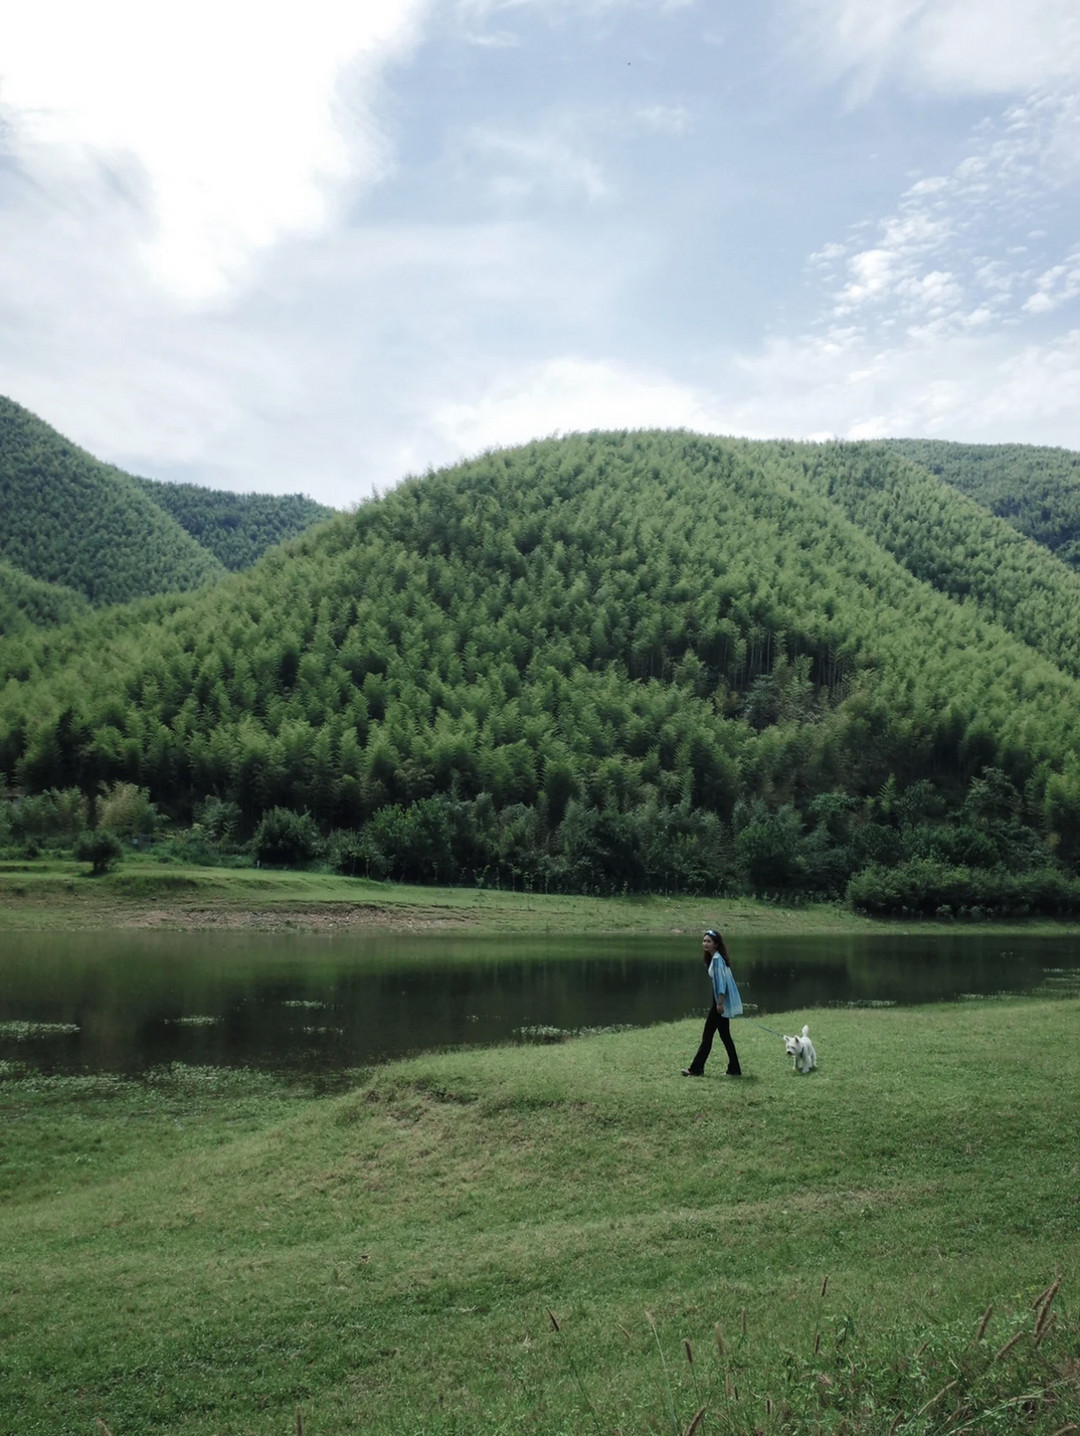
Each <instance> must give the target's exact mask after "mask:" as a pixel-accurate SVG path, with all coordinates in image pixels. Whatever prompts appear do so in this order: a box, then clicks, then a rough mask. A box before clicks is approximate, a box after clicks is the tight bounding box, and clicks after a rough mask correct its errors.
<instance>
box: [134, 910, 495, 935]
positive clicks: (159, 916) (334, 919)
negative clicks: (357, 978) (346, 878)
mask: <svg viewBox="0 0 1080 1436" xmlns="http://www.w3.org/2000/svg"><path fill="white" fill-rule="evenodd" d="M107 921H108V925H109V926H116V927H124V928H160V929H172V930H178V931H184V932H187V931H197V930H200V929H229V930H248V931H252V932H291V931H296V930H299V929H303V930H304V931H305V932H330V931H337V930H339V929H340V930H342V931H349V930H351V929H354V928H386V929H391V928H392V929H394V930H395V931H397V932H426V931H429V930H431V929H432V928H447V927H471V926H473V925H474V922H473V919H472V918H471V917H469V916H467V915H465V914H464V913H462V914H449V913H446V912H443V911H431V912H426V911H423V910H419V911H418V910H415V909H412V910H408V911H402V910H401V909H393V908H385V907H375V906H370V905H366V904H361V903H319V904H312V905H297V906H291V905H290V906H282V907H277V908H243V907H183V906H179V905H178V906H175V907H152V908H143V907H140V908H132V909H130V910H125V909H123V908H117V909H114V910H113V911H112V912H110V913H109V914H108V919H107Z"/></svg>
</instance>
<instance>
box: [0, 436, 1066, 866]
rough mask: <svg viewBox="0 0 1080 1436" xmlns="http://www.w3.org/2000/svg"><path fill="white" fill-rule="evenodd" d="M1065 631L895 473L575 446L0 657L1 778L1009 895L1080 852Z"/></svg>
mask: <svg viewBox="0 0 1080 1436" xmlns="http://www.w3.org/2000/svg"><path fill="white" fill-rule="evenodd" d="M1078 618H1080V577H1078V576H1077V575H1076V574H1075V573H1074V572H1073V571H1072V570H1071V569H1070V568H1068V567H1067V566H1066V565H1065V564H1063V563H1061V562H1059V561H1058V560H1056V559H1055V558H1054V557H1052V556H1051V555H1050V554H1049V553H1048V552H1046V551H1045V549H1043V548H1041V547H1040V546H1039V545H1038V544H1035V543H1033V542H1031V541H1029V540H1026V539H1024V538H1022V537H1020V536H1018V535H1017V534H1016V533H1015V532H1014V531H1013V530H1012V529H1011V528H1010V527H1009V525H1008V524H1006V523H1004V522H1003V521H1001V520H999V519H996V518H994V517H992V516H990V515H988V514H987V513H986V512H985V510H983V509H981V508H980V507H979V506H978V505H976V504H974V503H973V502H971V501H970V500H969V499H966V498H964V497H963V496H961V495H959V494H957V493H955V492H954V491H952V490H951V489H950V488H949V486H948V485H946V484H944V483H943V482H942V481H941V480H940V479H937V478H935V477H934V476H932V475H930V474H928V472H927V470H926V469H925V468H922V467H919V466H916V465H914V464H912V463H910V462H908V461H907V460H906V459H905V458H904V457H903V456H902V455H901V454H900V453H898V452H896V450H895V449H894V448H890V447H888V446H885V445H881V444H828V445H814V444H794V443H751V442H749V441H734V440H723V439H715V438H706V437H701V436H697V435H691V434H685V433H649V432H641V433H629V434H626V433H617V434H585V435H578V436H574V437H571V438H566V439H560V440H547V441H544V442H540V443H535V444H530V445H527V446H525V447H523V448H520V449H514V450H507V451H502V452H496V453H491V454H487V455H485V456H483V457H482V458H480V459H477V460H475V461H472V462H470V463H467V464H462V465H459V466H457V467H455V468H452V469H447V470H443V471H441V472H438V473H434V474H430V475H428V476H426V477H425V478H423V479H417V480H411V481H409V482H407V483H405V484H403V485H402V486H401V487H400V488H398V489H397V490H395V491H394V492H392V493H391V494H389V495H388V496H387V497H386V498H384V499H381V500H378V501H373V502H371V503H369V504H367V505H366V506H364V507H363V508H361V509H360V510H359V511H358V512H357V513H355V514H352V515H342V516H339V517H338V518H337V519H335V520H333V521H332V522H330V523H329V524H326V525H324V526H321V527H319V528H317V529H315V530H312V531H311V532H309V533H307V534H306V535H304V536H303V537H302V538H300V539H298V540H294V541H293V543H292V544H291V545H289V546H287V547H284V548H278V549H275V550H273V551H272V552H270V553H268V554H267V555H266V556H265V557H264V558H263V559H262V560H260V562H259V563H257V564H256V565H255V566H254V567H253V568H252V569H250V570H248V571H246V572H244V573H242V574H237V575H232V576H229V577H227V578H225V579H223V580H221V581H220V582H218V583H217V584H215V585H214V586H213V587H211V588H209V589H203V590H201V591H199V592H197V593H193V594H188V595H180V596H172V597H169V598H167V599H155V600H150V601H146V602H143V603H141V604H136V605H131V606H129V607H127V608H125V609H123V610H119V611H113V612H110V613H108V614H104V615H100V614H98V615H93V616H91V617H90V618H86V619H82V620H79V621H77V622H75V623H74V624H71V625H69V626H67V627H65V628H62V629H57V630H53V631H52V632H50V633H49V634H48V635H36V634H32V633H31V634H24V635H22V636H19V637H15V638H12V639H10V640H8V641H7V642H6V643H4V644H0V681H2V680H3V679H5V678H6V679H7V682H6V686H5V687H4V688H3V690H2V692H0V767H2V768H3V769H4V771H5V772H6V773H7V775H8V777H9V779H10V780H12V781H14V782H16V783H18V784H20V785H22V786H23V787H24V788H27V789H30V790H40V789H43V788H47V787H64V786H67V785H70V784H76V783H77V784H80V785H82V786H84V787H91V786H93V785H95V784H97V783H98V782H102V781H107V782H108V781H119V780H130V781H132V782H136V783H138V784H140V785H143V786H145V787H146V788H148V789H149V791H150V793H151V795H152V797H153V798H154V799H155V800H156V801H157V802H159V803H160V804H161V805H162V806H163V807H164V808H165V809H167V810H168V811H169V812H170V813H171V814H173V815H174V816H175V817H176V818H178V819H180V820H184V819H186V818H188V817H190V816H191V814H192V812H193V811H195V810H196V809H197V808H198V807H199V805H200V804H205V802H206V801H207V800H208V799H212V800H214V801H215V802H219V803H226V804H231V805H234V806H235V809H236V812H237V814H238V816H239V819H240V821H241V824H242V826H243V827H245V828H246V829H247V831H251V829H252V827H253V826H254V825H255V824H256V823H257V822H258V820H259V818H260V816H261V815H262V814H264V813H266V812H267V811H269V810H270V809H272V808H274V807H275V806H276V805H284V806H286V807H289V808H292V809H294V810H297V811H300V810H303V809H307V810H308V811H309V812H310V813H311V815H312V817H313V819H314V820H315V822H316V823H317V824H318V825H319V826H321V828H322V829H323V830H324V831H328V830H330V829H347V830H360V832H361V834H362V840H361V841H360V843H359V847H358V848H357V849H356V850H355V852H354V858H355V861H356V862H357V863H359V864H360V865H361V867H363V868H364V870H367V871H378V870H379V864H380V862H381V863H383V866H384V868H385V870H389V871H394V872H395V873H397V874H398V875H404V876H439V875H442V876H447V875H453V874H454V873H455V872H456V873H458V874H459V875H461V874H473V875H475V874H477V873H480V872H484V871H488V872H497V873H498V874H499V875H500V880H504V879H505V880H508V881H509V880H514V881H517V880H521V881H529V882H531V883H539V884H541V885H544V884H548V885H554V886H572V887H576V888H578V889H579V890H580V889H582V888H589V887H601V888H605V887H606V888H611V887H612V886H619V885H620V884H624V885H627V886H630V887H634V886H642V885H650V884H651V885H664V884H665V883H666V884H669V885H675V886H678V885H683V886H686V885H690V886H693V885H694V884H695V883H698V884H699V885H703V884H704V883H705V882H707V881H709V882H712V883H713V884H715V882H716V875H717V873H718V872H725V871H726V872H734V871H736V870H738V871H741V872H743V873H744V874H749V875H750V880H751V881H752V883H753V884H756V886H757V887H758V888H759V889H760V888H761V887H762V886H763V885H764V886H766V887H767V886H768V882H769V880H770V874H771V875H772V877H773V878H774V879H775V883H776V885H777V886H782V885H785V884H788V885H790V884H792V883H795V884H797V883H798V882H802V881H805V882H806V884H807V885H809V886H815V885H816V886H817V887H818V888H827V887H829V886H830V885H831V886H833V887H835V886H837V884H839V885H840V886H842V884H843V881H846V877H847V876H848V875H850V873H851V872H853V871H856V870H858V869H859V868H860V867H865V866H866V865H867V864H874V863H878V864H880V863H882V862H884V863H894V864H895V863H896V862H900V861H923V860H926V861H931V860H933V861H939V862H951V863H953V864H954V865H955V864H957V863H969V864H971V863H974V864H975V865H976V866H980V867H989V866H992V865H993V864H995V863H997V864H999V865H1000V864H1005V865H1006V866H1007V867H1008V868H1009V869H1010V870H1011V871H1012V872H1021V871H1024V870H1025V869H1030V868H1032V867H1037V866H1038V865H1040V864H1046V863H1047V862H1049V861H1050V860H1051V853H1053V854H1055V855H1056V857H1057V858H1058V859H1063V860H1066V861H1068V862H1070V863H1071V862H1072V861H1073V860H1074V857H1075V855H1076V854H1077V853H1078V852H1080V771H1078V765H1077V762H1076V757H1075V754H1076V752H1077V751H1080V679H1078V677H1077V668H1078V664H1080V657H1078V653H1077V650H1076V639H1075V635H1076V634H1077V632H1080V625H1078V623H1077V619H1078ZM946 819H947V821H946ZM365 844H367V846H366V847H365V846H364V845H365ZM432 853H435V854H437V856H436V857H432V856H431V854H432ZM493 853H494V854H495V855H496V856H495V857H492V854H493ZM380 854H381V856H380ZM373 855H374V856H373ZM388 855H389V856H388ZM493 865H494V866H493Z"/></svg>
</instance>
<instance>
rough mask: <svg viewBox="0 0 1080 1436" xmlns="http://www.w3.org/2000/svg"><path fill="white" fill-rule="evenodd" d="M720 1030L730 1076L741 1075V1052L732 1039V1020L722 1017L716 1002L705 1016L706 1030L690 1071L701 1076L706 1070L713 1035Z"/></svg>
mask: <svg viewBox="0 0 1080 1436" xmlns="http://www.w3.org/2000/svg"><path fill="white" fill-rule="evenodd" d="M717 1032H719V1034H720V1041H721V1042H722V1043H723V1044H724V1050H725V1051H726V1052H727V1057H728V1065H727V1070H728V1076H729V1077H741V1076H742V1068H741V1067H740V1066H739V1054H738V1053H737V1052H736V1051H735V1044H734V1042H732V1040H731V1022H730V1020H729V1019H728V1018H726V1017H721V1016H720V1014H719V1012H717V1010H716V1004H715V1002H714V1003H712V1004H711V1005H710V1007H709V1013H708V1016H707V1017H706V1018H705V1031H704V1032H703V1033H702V1034H701V1046H700V1047H699V1048H698V1050H697V1053H696V1054H695V1056H694V1060H693V1062H691V1063H690V1071H691V1072H693V1073H694V1075H695V1076H700V1074H701V1073H703V1072H704V1071H705V1063H706V1062H707V1061H708V1060H709V1053H710V1052H711V1051H712V1044H713V1037H714V1036H715V1034H716V1033H717Z"/></svg>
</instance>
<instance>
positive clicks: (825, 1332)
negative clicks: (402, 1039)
mask: <svg viewBox="0 0 1080 1436" xmlns="http://www.w3.org/2000/svg"><path fill="white" fill-rule="evenodd" d="M804 1021H808V1022H809V1024H810V1030H811V1035H812V1036H813V1038H814V1040H815V1043H816V1044H817V1048H818V1053H819V1059H820V1068H819V1070H818V1071H817V1072H816V1073H814V1074H812V1075H811V1076H810V1077H805V1078H803V1077H797V1076H796V1075H795V1074H794V1073H793V1072H792V1070H791V1063H790V1060H789V1059H786V1058H785V1056H784V1053H783V1048H782V1044H781V1043H780V1042H779V1041H778V1039H777V1038H776V1037H774V1036H772V1035H770V1034H769V1033H767V1032H765V1031H764V1030H763V1029H762V1027H761V1026H760V1025H758V1024H756V1023H754V1022H751V1021H746V1020H744V1021H742V1022H737V1023H735V1024H733V1027H734V1031H735V1035H736V1038H737V1041H738V1043H739V1047H740V1054H741V1057H742V1061H743V1066H744V1069H745V1072H746V1076H745V1077H744V1078H743V1079H742V1080H741V1081H735V1080H732V1079H728V1078H725V1077H724V1076H723V1075H722V1073H723V1066H724V1062H723V1053H722V1051H721V1050H719V1049H718V1051H717V1053H716V1054H714V1058H713V1061H712V1064H711V1067H710V1071H709V1073H708V1075H707V1077H706V1079H705V1080H703V1081H688V1080H685V1079H683V1078H681V1077H680V1076H679V1068H680V1067H681V1066H683V1065H685V1063H686V1061H687V1060H688V1059H689V1057H690V1055H691V1054H692V1052H693V1048H694V1045H695V1043H696V1039H697V1036H698V1026H697V1024H696V1023H689V1022H686V1023H678V1024H674V1025H665V1026H660V1027H656V1028H651V1029H648V1030H644V1031H635V1032H621V1033H611V1034H602V1035H598V1036H595V1037H590V1038H584V1039H580V1040H575V1041H571V1042H568V1043H565V1044H563V1045H555V1046H550V1047H533V1046H530V1047H507V1048H498V1049H491V1050H483V1051H468V1052H457V1053H450V1054H441V1055H435V1056H428V1057H424V1058H422V1059H417V1060H415V1061H409V1062H402V1063H397V1064H394V1065H392V1066H388V1067H385V1068H382V1069H378V1070H376V1071H374V1072H372V1073H371V1074H369V1075H368V1076H367V1078H366V1079H365V1080H363V1082H362V1083H361V1085H359V1086H358V1087H357V1088H356V1089H355V1090H351V1091H349V1092H347V1093H346V1094H345V1095H341V1096H336V1097H327V1098H321V1099H318V1100H315V1099H310V1098H306V1097H302V1096H300V1095H298V1094H297V1093H295V1092H290V1091H289V1090H287V1089H285V1088H281V1089H280V1090H277V1089H275V1088H274V1086H273V1084H272V1083H269V1082H268V1081H267V1079H265V1078H261V1077H257V1076H255V1075H254V1074H252V1075H251V1076H250V1078H245V1076H244V1075H243V1074H240V1075H233V1076H230V1077H225V1076H221V1075H220V1074H218V1075H216V1074H213V1073H191V1072H184V1071H178V1072H175V1073H173V1074H164V1075H159V1077H158V1079H157V1082H156V1085H155V1084H150V1085H144V1084H136V1083H112V1084H110V1083H108V1082H105V1081H103V1080H102V1081H97V1080H96V1079H87V1080H84V1081H81V1082H78V1081H76V1082H69V1083H67V1084H65V1083H64V1082H62V1081H61V1082H56V1081H53V1082H49V1081H40V1080H32V1079H25V1078H20V1077H19V1076H17V1075H11V1074H10V1073H9V1074H8V1075H7V1080H5V1081H3V1082H2V1083H0V1104H2V1106H3V1111H4V1117H5V1121H4V1128H3V1137H2V1141H3V1147H2V1148H0V1156H2V1158H3V1167H4V1168H6V1176H5V1177H4V1181H3V1206H2V1209H0V1278H2V1285H0V1292H2V1295H0V1302H2V1312H3V1317H2V1326H3V1329H2V1337H3V1341H2V1346H0V1431H2V1432H3V1433H4V1436H8V1433H10V1436H67V1433H79V1436H83V1433H93V1432H100V1431H101V1426H99V1425H97V1424H96V1423H98V1422H100V1423H103V1425H104V1427H105V1428H106V1429H107V1430H108V1431H109V1432H111V1433H112V1436H149V1433H157V1432H161V1433H165V1432H167V1433H186V1434H187V1436H210V1433H218V1436H226V1433H228V1434H229V1436H232V1433H236V1436H240V1433H243V1436H264V1433H265V1436H270V1433H281V1436H285V1433H295V1432H299V1431H303V1432H305V1433H307V1436H344V1433H353V1432H379V1433H383V1432H385V1433H394V1436H410V1433H421V1432H423V1433H428V1432H431V1433H450V1432H454V1433H472V1432H476V1433H498V1432H520V1433H534V1432H535V1433H541V1432H542V1433H565V1436H570V1433H574V1436H577V1433H587V1432H605V1433H613V1432H616V1431H619V1432H623V1433H630V1432H654V1431H655V1432H673V1433H683V1432H685V1431H687V1430H688V1429H689V1428H691V1427H692V1426H693V1425H694V1422H695V1420H696V1421H697V1425H696V1427H694V1429H695V1430H697V1431H700V1432H709V1431H722V1432H733V1433H734V1432H739V1433H747V1436H749V1434H750V1433H752V1432H757V1431H760V1432H765V1433H770V1432H790V1433H795V1432H802V1431H806V1432H818V1431H820V1432H826V1431H828V1432H841V1431H844V1432H851V1433H856V1432H866V1433H871V1432H875V1433H882V1436H885V1433H887V1432H890V1431H892V1432H894V1433H895V1432H899V1431H903V1432H907V1433H919V1432H922V1433H926V1432H937V1431H941V1432H945V1431H950V1432H951V1431H956V1432H978V1433H985V1432H997V1431H1001V1432H1012V1431H1025V1432H1026V1431H1031V1432H1038V1433H1045V1436H1050V1433H1052V1432H1055V1431H1066V1432H1067V1431H1070V1430H1071V1429H1073V1428H1072V1427H1071V1426H1070V1424H1069V1423H1070V1422H1074V1421H1080V1392H1078V1387H1077V1369H1078V1367H1077V1354H1078V1345H1077V1321H1076V1312H1077V1297H1078V1286H1080V1283H1078V1276H1080V1273H1078V1270H1077V1268H1078V1261H1077V1258H1078V1252H1080V1170H1078V1168H1080V1140H1078V1139H1080V1110H1078V1102H1077V1095H1078V1082H1077V1076H1076V1066H1075V1061H1074V1056H1073V1054H1074V1051H1075V1047H1076V1037H1077V1032H1078V1029H1080V1003H1078V1002H1077V1001H1075V1000H1071V999H1068V1000H1061V1001H1057V1002H1041V1001H1040V1002H1036V1001H1012V1000H1007V1001H983V1002H970V1003H960V1004H956V1005H952V1006H947V1007H936V1008H921V1009H907V1010H903V1009H888V1010H872V1011H867V1010H828V1011H821V1012H810V1013H807V1012H802V1013H799V1014H793V1015H791V1017H790V1018H787V1019H785V1018H783V1017H773V1018H770V1019H769V1026H771V1027H775V1028H777V1029H778V1030H793V1029H794V1027H795V1025H796V1024H798V1025H799V1026H801V1024H802V1022H804ZM1059 1277H1060V1279H1061V1286H1060V1288H1059V1289H1057V1290H1052V1291H1050V1293H1049V1294H1047V1289H1048V1288H1051V1287H1052V1284H1053V1283H1054V1282H1055V1280H1056V1279H1057V1278H1059ZM1040 1293H1042V1294H1043V1299H1042V1301H1041V1302H1040V1301H1039V1297H1040ZM991 1306H992V1307H993V1310H992V1311H990V1313H989V1316H988V1317H987V1318H986V1320H985V1324H984V1323H983V1318H984V1315H985V1314H986V1312H987V1309H988V1308H989V1307H991ZM980 1328H981V1330H980ZM1014 1335H1016V1336H1018V1340H1016V1341H1015V1342H1014V1343H1013V1344H1012V1345H1009V1343H1010V1342H1011V1341H1012V1338H1013V1337H1014ZM702 1413H703V1414H702Z"/></svg>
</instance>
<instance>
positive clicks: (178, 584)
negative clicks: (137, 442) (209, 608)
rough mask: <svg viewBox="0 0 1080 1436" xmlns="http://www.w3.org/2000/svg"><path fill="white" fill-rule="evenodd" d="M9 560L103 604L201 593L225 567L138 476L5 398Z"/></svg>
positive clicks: (1, 536) (3, 472)
mask: <svg viewBox="0 0 1080 1436" xmlns="http://www.w3.org/2000/svg"><path fill="white" fill-rule="evenodd" d="M0 559H4V560H6V561H7V562H8V563H10V564H11V565H12V566H13V567H15V568H17V569H19V570H21V571H22V572H23V573H25V574H27V575H29V576H30V577H31V578H36V579H39V580H40V581H42V582H44V583H58V584H62V585H63V586H64V587H66V588H69V589H74V590H75V591H76V592H78V593H81V594H83V595H84V596H85V597H86V598H88V599H90V601H91V602H92V603H97V604H101V603H124V602H126V601H128V600H129V599H132V598H138V597H140V596H142V595H144V594H151V593H164V592H167V591H170V590H183V589H192V588H196V587H198V586H199V585H200V584H202V583H205V582H206V581H207V580H208V579H211V578H213V577H215V575H217V574H220V573H221V572H222V571H223V570H222V567H221V565H220V564H219V563H218V562H217V560H216V559H215V558H214V557H213V556H212V555H211V554H209V553H208V552H207V551H206V550H205V549H203V548H201V547H200V546H199V545H198V544H197V543H196V542H195V540H194V539H193V538H192V537H191V536H190V535H189V534H186V533H185V532H184V530H183V529H182V528H181V527H180V525H179V524H178V523H177V522H176V520H175V519H173V518H171V517H170V516H169V515H168V514H166V513H165V512H164V510H163V509H161V508H160V507H159V506H158V505H157V504H155V503H153V502H152V501H151V500H150V499H149V498H148V497H147V495H146V494H145V493H144V492H143V490H142V489H141V488H140V487H139V485H138V484H137V483H136V482H135V480H134V479H133V478H132V477H131V476H130V475H129V474H125V473H124V472H123V471H122V470H121V469H116V468H113V467H112V466H111V465H109V464H102V463H100V462H99V461H98V460H97V459H94V458H91V456H90V455H89V454H87V453H85V452H84V451H83V450H82V449H79V448H77V447H76V446H75V445H74V444H71V443H69V442H68V441H67V439H64V438H62V437H61V436H60V435H59V434H58V433H56V431H55V430H54V429H51V428H49V426H48V425H47V424H43V423H42V422H41V420H40V419H37V418H35V417H34V415H33V414H31V413H30V412H29V410H27V409H23V408H21V407H20V406H19V405H18V404H15V403H13V402H12V401H11V400H10V399H3V398H0Z"/></svg>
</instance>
